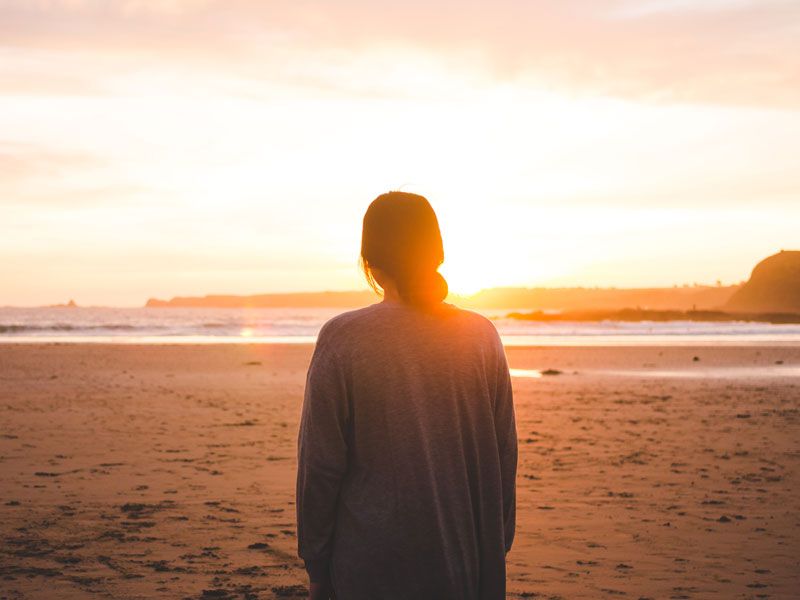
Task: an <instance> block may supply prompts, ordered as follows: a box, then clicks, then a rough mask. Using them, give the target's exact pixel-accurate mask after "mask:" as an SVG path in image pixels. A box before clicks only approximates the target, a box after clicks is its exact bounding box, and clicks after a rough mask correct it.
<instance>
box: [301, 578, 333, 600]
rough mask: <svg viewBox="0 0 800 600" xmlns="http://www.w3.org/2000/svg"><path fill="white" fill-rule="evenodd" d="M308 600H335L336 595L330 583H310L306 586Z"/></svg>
mask: <svg viewBox="0 0 800 600" xmlns="http://www.w3.org/2000/svg"><path fill="white" fill-rule="evenodd" d="M308 600H336V594H334V593H333V588H332V587H331V584H330V582H326V583H310V584H309V585H308Z"/></svg>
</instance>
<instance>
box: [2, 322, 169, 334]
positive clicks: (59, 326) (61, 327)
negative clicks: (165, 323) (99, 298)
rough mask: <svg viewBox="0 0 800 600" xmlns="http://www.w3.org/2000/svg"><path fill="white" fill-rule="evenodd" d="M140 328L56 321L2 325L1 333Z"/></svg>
mask: <svg viewBox="0 0 800 600" xmlns="http://www.w3.org/2000/svg"><path fill="white" fill-rule="evenodd" d="M137 329H140V328H139V327H136V326H135V325H127V324H124V323H104V324H102V325H70V324H69V323H55V324H53V325H17V324H10V325H1V324H0V333H28V332H33V331H135V330H137ZM149 329H163V328H162V327H149Z"/></svg>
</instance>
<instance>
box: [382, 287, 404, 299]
mask: <svg viewBox="0 0 800 600" xmlns="http://www.w3.org/2000/svg"><path fill="white" fill-rule="evenodd" d="M383 301H384V302H402V301H403V299H402V298H401V297H400V292H398V291H397V288H395V287H394V286H391V287H389V286H387V287H385V288H384V289H383Z"/></svg>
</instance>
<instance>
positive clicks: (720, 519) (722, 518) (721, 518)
mask: <svg viewBox="0 0 800 600" xmlns="http://www.w3.org/2000/svg"><path fill="white" fill-rule="evenodd" d="M717 521H718V522H720V523H730V522H731V520H730V518H729V517H726V516H725V515H722V516H721V517H720V518H719V519H717Z"/></svg>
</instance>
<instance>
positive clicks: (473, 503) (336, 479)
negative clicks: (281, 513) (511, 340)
mask: <svg viewBox="0 0 800 600" xmlns="http://www.w3.org/2000/svg"><path fill="white" fill-rule="evenodd" d="M516 468H517V434H516V426H515V422H514V405H513V399H512V392H511V379H510V376H509V372H508V363H507V361H506V356H505V352H504V349H503V346H502V344H501V342H500V337H499V335H498V334H497V330H496V329H495V327H494V325H493V324H492V323H491V321H489V320H488V319H486V318H485V317H483V316H481V315H479V314H477V313H474V312H471V311H467V310H462V309H459V308H456V307H455V306H453V305H450V304H442V305H441V310H440V311H439V312H438V313H435V314H434V313H427V312H423V311H420V310H417V309H415V308H413V307H411V306H408V305H405V304H402V303H399V302H389V301H384V302H379V303H377V304H373V305H371V306H367V307H365V308H362V309H359V310H354V311H350V312H346V313H344V314H341V315H338V316H336V317H334V318H333V319H331V320H330V321H328V322H327V323H326V324H325V325H324V326H323V328H322V330H321V331H320V334H319V337H318V340H317V345H316V348H315V350H314V354H313V357H312V359H311V365H310V367H309V370H308V376H307V380H306V390H305V399H304V402H303V412H302V419H301V423H300V435H299V441H298V473H297V535H298V547H299V554H300V557H301V558H303V559H304V560H305V564H306V568H307V570H308V572H309V575H310V577H311V580H312V581H323V580H326V579H328V578H330V580H331V581H332V584H333V588H334V590H335V592H336V595H337V598H338V599H339V600H362V599H363V600H395V599H396V600H424V599H431V600H434V599H435V600H446V599H453V600H470V599H481V600H483V599H499V598H504V597H505V555H506V552H508V551H509V549H510V548H511V543H512V541H513V538H514V516H515V515H514V511H515V477H516Z"/></svg>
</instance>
